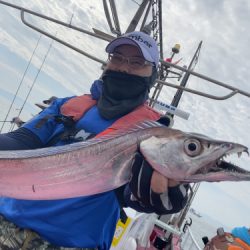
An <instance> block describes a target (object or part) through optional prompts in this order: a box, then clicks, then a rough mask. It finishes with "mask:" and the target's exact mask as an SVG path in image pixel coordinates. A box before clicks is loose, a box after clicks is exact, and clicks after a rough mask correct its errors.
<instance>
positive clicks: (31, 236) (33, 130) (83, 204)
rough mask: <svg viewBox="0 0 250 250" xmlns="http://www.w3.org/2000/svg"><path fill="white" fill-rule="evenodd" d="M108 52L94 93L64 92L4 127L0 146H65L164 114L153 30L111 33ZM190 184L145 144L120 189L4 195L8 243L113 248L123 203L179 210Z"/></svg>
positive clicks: (4, 240) (4, 241)
mask: <svg viewBox="0 0 250 250" xmlns="http://www.w3.org/2000/svg"><path fill="white" fill-rule="evenodd" d="M106 52H107V53H108V62H107V65H106V68H105V70H104V73H103V75H102V77H101V79H99V80H97V81H95V82H94V83H93V85H92V86H91V91H90V92H91V94H90V95H82V96H77V97H68V98H56V99H55V100H54V101H53V103H52V104H51V105H50V106H49V107H48V108H46V109H44V110H43V111H42V112H41V113H40V114H38V115H37V116H35V117H34V118H33V119H31V120H30V121H28V122H26V123H25V124H24V125H23V126H22V127H20V128H18V129H17V130H15V131H13V132H10V133H7V134H1V135H0V150H18V149H35V148H43V147H49V146H60V145H65V144H69V143H74V142H76V141H79V140H87V139H89V138H93V137H95V136H98V137H100V138H101V136H102V135H104V134H108V133H109V132H112V131H114V130H115V129H116V130H119V128H121V127H122V126H123V125H125V124H126V125H127V126H128V125H129V126H132V125H134V124H136V123H139V122H142V121H145V120H153V121H157V120H158V121H160V122H161V121H163V122H164V121H165V120H164V118H161V116H160V114H159V113H157V112H156V111H155V110H153V109H151V108H150V107H149V106H148V105H147V104H146V101H147V99H148V94H149V91H150V88H151V87H152V86H153V85H154V82H155V80H156V77H157V65H158V62H159V54H158V49H157V44H156V42H155V41H154V40H153V39H152V38H151V37H150V36H149V35H147V34H145V33H142V32H132V33H127V34H125V35H123V36H121V37H119V38H116V39H114V40H113V41H111V42H110V43H109V44H108V45H107V47H106ZM34 168H35V166H34ZM187 189H188V185H183V184H179V183H178V182H176V181H175V180H171V179H167V178H165V177H164V176H162V175H161V174H160V173H158V172H157V171H154V170H153V169H152V167H151V166H150V165H149V163H147V161H146V160H145V159H144V158H143V156H142V154H141V153H140V152H138V153H137V154H136V156H135V160H134V162H133V166H132V177H131V181H130V182H129V183H128V184H126V185H124V186H122V187H121V188H118V189H117V190H114V191H109V192H105V193H101V194H96V195H92V196H87V197H79V198H70V199H62V200H47V201H45V200H44V201H41V200H40V201H39V200H37V201H30V200H17V199H13V198H8V197H2V198H0V202H1V206H0V214H1V216H0V225H1V226H0V227H2V228H1V233H0V240H1V243H0V248H1V249H5V248H6V249H18V248H21V247H24V246H25V247H26V249H64V247H70V248H72V249H83V248H86V247H89V248H94V249H96V248H98V249H102V250H105V249H109V248H110V245H111V242H112V238H113V235H114V231H115V227H116V223H117V221H118V219H119V216H120V208H122V207H131V208H134V209H136V210H137V211H140V212H146V213H153V212H154V213H157V214H159V215H162V214H172V213H177V212H179V211H180V210H181V209H182V208H183V207H184V206H185V204H186V202H187ZM17 246H18V247H17ZM4 247H5V248H4ZM7 247H8V248H7Z"/></svg>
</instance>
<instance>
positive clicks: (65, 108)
mask: <svg viewBox="0 0 250 250" xmlns="http://www.w3.org/2000/svg"><path fill="white" fill-rule="evenodd" d="M96 104H97V101H96V100H93V99H92V97H91V95H81V96H77V97H73V98H71V99H70V100H68V101H67V102H66V103H64V104H63V105H62V107H61V109H60V111H61V114H62V115H65V116H70V117H72V118H73V120H74V121H78V120H79V119H80V118H81V117H82V116H83V115H84V114H85V113H86V112H87V111H88V110H89V109H90V108H92V107H93V106H94V105H96ZM160 117H161V114H160V113H158V112H157V111H155V110H154V109H152V108H150V107H149V106H148V105H147V104H146V103H145V104H142V105H140V106H139V107H137V108H136V109H135V110H133V111H132V112H130V113H128V114H127V115H125V116H123V117H121V118H119V119H118V120H116V121H115V122H114V123H113V124H112V125H111V126H110V127H108V128H107V129H106V130H104V131H103V132H101V133H100V134H98V137H100V136H102V135H104V134H107V133H110V132H112V131H114V130H118V129H120V128H123V127H126V128H127V127H129V126H132V125H134V124H137V123H139V122H143V121H147V120H151V121H157V120H159V119H160Z"/></svg>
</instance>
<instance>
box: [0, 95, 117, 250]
mask: <svg viewBox="0 0 250 250" xmlns="http://www.w3.org/2000/svg"><path fill="white" fill-rule="evenodd" d="M68 99H69V98H63V99H57V100H56V101H54V103H53V104H52V105H51V106H50V107H49V108H47V109H45V110H44V111H43V112H41V113H40V114H38V115H37V116H35V117H34V118H33V119H32V120H30V121H29V122H27V123H25V125H24V126H23V127H24V128H26V129H28V130H29V131H31V132H33V133H34V134H35V135H37V136H38V137H39V138H40V140H41V141H42V143H43V144H44V145H46V144H47V143H48V142H49V141H50V140H51V139H52V138H55V137H56V135H58V134H60V133H61V132H63V130H64V126H63V125H62V124H60V123H57V122H56V121H55V119H54V116H55V115H60V107H61V105H62V104H63V103H65V102H66V101H67V100H68ZM45 117H47V118H48V117H49V118H48V119H47V120H46V119H45V121H46V122H45V123H44V124H42V125H41V126H40V127H37V126H36V125H37V124H38V122H39V121H42V120H43V118H45ZM114 121H115V119H114V120H105V119H103V118H102V117H101V116H100V115H99V113H98V110H97V108H96V106H94V107H92V108H91V109H90V110H89V111H88V112H87V113H85V114H84V115H83V116H82V117H81V119H80V120H79V121H78V122H77V124H76V127H77V128H78V129H84V130H85V131H86V132H88V133H94V134H98V133H100V132H102V131H103V130H105V129H106V128H107V127H109V126H110V125H111V124H112V123H113V122H114ZM66 143H69V141H62V140H59V141H58V142H56V143H55V145H64V144H66ZM0 203H1V206H0V213H1V214H2V215H4V217H6V218H7V219H8V220H10V221H12V222H13V223H15V224H16V225H18V226H19V227H21V228H30V229H32V230H34V231H36V232H37V233H39V234H40V235H41V236H42V237H44V238H45V239H46V240H48V241H49V242H51V243H52V244H55V245H58V246H65V247H98V248H99V249H109V248H110V245H111V242H112V238H113V235H114V231H115V227H116V223H117V220H118V218H119V214H120V207H119V203H118V201H117V198H116V195H115V192H114V191H110V192H106V193H102V194H98V195H93V196H88V197H80V198H71V199H63V200H52V201H28V200H16V199H12V198H1V199H0Z"/></svg>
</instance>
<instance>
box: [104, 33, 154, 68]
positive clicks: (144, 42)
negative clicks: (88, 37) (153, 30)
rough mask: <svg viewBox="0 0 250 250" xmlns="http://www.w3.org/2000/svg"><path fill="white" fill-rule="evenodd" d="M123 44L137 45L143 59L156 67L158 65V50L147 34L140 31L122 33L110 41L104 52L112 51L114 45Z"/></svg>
mask: <svg viewBox="0 0 250 250" xmlns="http://www.w3.org/2000/svg"><path fill="white" fill-rule="evenodd" d="M123 44H129V45H135V46H137V47H138V48H139V49H140V51H141V53H142V55H143V57H144V59H145V60H147V61H149V62H152V63H154V64H155V66H156V67H157V66H158V63H159V52H158V47H157V43H156V41H155V40H154V39H153V38H152V37H150V36H149V35H148V34H146V33H144V32H140V31H134V32H131V33H127V34H124V35H122V36H120V37H118V38H116V39H114V40H113V41H111V42H110V43H109V44H108V45H107V47H106V52H107V53H113V52H114V50H115V48H116V47H118V46H120V45H123Z"/></svg>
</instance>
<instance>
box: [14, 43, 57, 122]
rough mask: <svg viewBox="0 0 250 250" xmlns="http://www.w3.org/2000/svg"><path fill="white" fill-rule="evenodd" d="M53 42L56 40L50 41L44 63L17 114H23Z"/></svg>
mask: <svg viewBox="0 0 250 250" xmlns="http://www.w3.org/2000/svg"><path fill="white" fill-rule="evenodd" d="M53 42H54V40H52V41H51V43H50V45H49V48H48V50H47V52H46V54H45V56H44V58H43V61H42V64H41V66H40V68H39V70H38V71H37V74H36V76H35V79H34V80H33V82H32V85H31V87H30V89H29V92H28V94H27V95H26V98H25V100H24V102H23V105H22V107H21V108H20V110H19V113H18V115H17V116H18V117H19V116H20V115H21V113H22V111H23V108H24V106H25V104H26V102H27V100H28V98H29V96H30V94H31V91H32V89H33V88H34V86H35V83H36V80H37V78H38V76H39V74H40V72H41V70H42V68H43V66H44V63H45V61H46V59H47V57H48V55H49V52H50V50H51V48H52V45H53Z"/></svg>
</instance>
